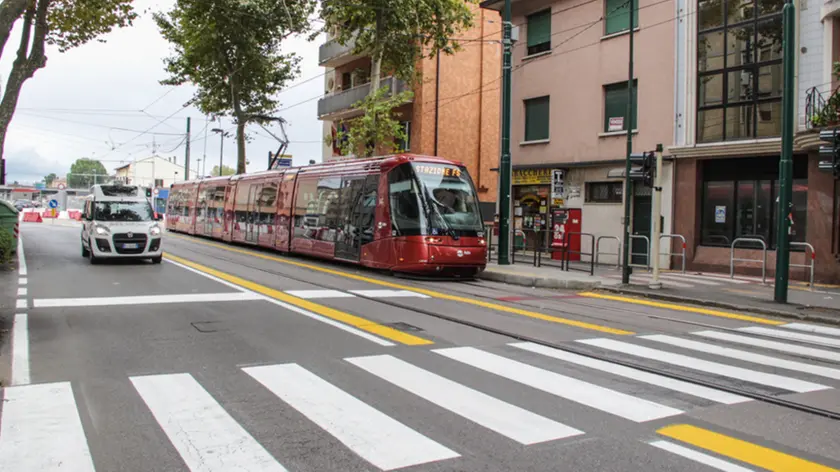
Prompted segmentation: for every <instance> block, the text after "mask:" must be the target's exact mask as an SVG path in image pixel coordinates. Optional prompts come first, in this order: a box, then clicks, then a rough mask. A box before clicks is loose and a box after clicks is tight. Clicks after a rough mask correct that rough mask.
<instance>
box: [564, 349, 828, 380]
mask: <svg viewBox="0 0 840 472" xmlns="http://www.w3.org/2000/svg"><path fill="white" fill-rule="evenodd" d="M577 342H579V343H583V344H588V345H590V346H595V347H600V348H602V349H609V350H611V351H616V352H621V353H624V354H630V355H632V356H638V357H643V358H645V359H651V360H655V361H659V362H664V363H666V364H673V365H678V366H680V367H685V368H688V369H694V370H699V371H701V372H707V373H710V374H714V375H721V376H723V377H730V378H733V379H737V380H743V381H747V382H753V383H757V384H761V385H768V386H771V387H776V388H782V389H785V390H790V391H793V392H800V393H802V392H813V391H816V390H827V389H829V388H831V387H827V386H825V385H820V384H815V383H811V382H805V381H804V380H797V379H793V378H790V377H783V376H781V375H776V374H767V373H764V372H759V371H755V370H749V369H743V368H741V367H735V366H731V365H727V364H719V363H717V362H710V361H704V360H702V359H697V358H696V357H689V356H684V355H682V354H676V353H673V352H667V351H660V350H658V349H651V348H648V347H643V346H636V345H634V344H630V343H625V342H622V341H616V340H614V339H607V338H596V339H580V340H578V341H577Z"/></svg>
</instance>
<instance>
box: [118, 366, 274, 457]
mask: <svg viewBox="0 0 840 472" xmlns="http://www.w3.org/2000/svg"><path fill="white" fill-rule="evenodd" d="M131 383H133V384H134V388H135V389H137V392H138V393H139V394H140V396H141V397H142V398H143V401H144V402H146V405H147V406H148V407H149V410H151V412H152V415H154V417H155V419H156V420H157V422H158V423H159V424H160V427H161V428H162V429H163V432H164V433H166V435H167V436H168V437H169V440H170V441H171V442H172V445H173V446H174V447H175V449H176V450H177V451H178V453H179V454H180V455H181V458H183V459H184V462H185V463H186V464H187V467H189V468H190V470H191V471H193V472H199V471H200V472H228V471H231V470H259V471H266V472H286V469H285V468H284V467H283V466H281V465H280V464H279V463H278V462H277V461H276V460H275V459H274V457H272V456H271V454H269V453H268V451H266V450H265V449H264V448H263V447H262V446H261V445H260V444H259V443H258V442H257V441H256V440H255V439H254V438H253V437H252V436H251V435H250V434H248V432H247V431H245V429H244V428H242V426H240V425H239V423H237V422H236V420H234V419H233V418H232V417H231V416H230V415H229V414H228V413H227V412H226V411H225V410H224V408H222V407H221V406H220V405H219V404H218V403H217V402H216V400H214V399H213V397H212V396H210V394H209V393H207V391H206V390H205V389H204V388H203V387H202V386H201V385H200V384H199V383H198V382H197V381H196V380H195V379H194V378H193V377H192V376H191V375H189V374H166V375H149V376H140V377H131Z"/></svg>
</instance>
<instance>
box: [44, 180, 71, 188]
mask: <svg viewBox="0 0 840 472" xmlns="http://www.w3.org/2000/svg"><path fill="white" fill-rule="evenodd" d="M47 188H67V179H66V178H63V177H56V178H55V179H53V181H52V182H50V184H49V185H48V186H47Z"/></svg>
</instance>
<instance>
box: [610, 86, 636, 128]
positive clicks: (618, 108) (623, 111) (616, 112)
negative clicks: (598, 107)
mask: <svg viewBox="0 0 840 472" xmlns="http://www.w3.org/2000/svg"><path fill="white" fill-rule="evenodd" d="M638 107H639V91H638V85H637V84H636V83H635V82H634V86H633V110H632V114H631V117H630V120H629V121H630V126H631V129H636V118H637V114H638V112H637V110H638ZM617 117H622V118H625V120H624V126H623V127H622V129H623V130H627V121H628V120H627V119H626V118H627V83H626V82H622V83H618V84H612V85H606V86H604V131H605V132H607V131H609V129H610V118H617Z"/></svg>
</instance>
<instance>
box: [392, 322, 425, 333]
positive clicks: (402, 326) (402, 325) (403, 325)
mask: <svg viewBox="0 0 840 472" xmlns="http://www.w3.org/2000/svg"><path fill="white" fill-rule="evenodd" d="M385 326H390V327H391V328H394V329H398V330H400V331H423V329H422V328H418V327H417V326H414V325H410V324H408V323H404V322H402V321H397V322H396V323H386V324H385Z"/></svg>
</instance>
